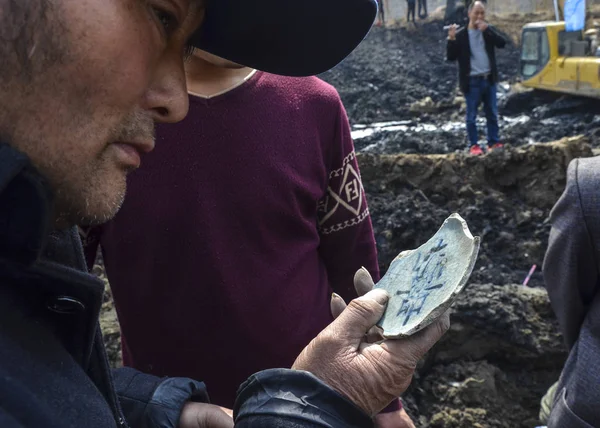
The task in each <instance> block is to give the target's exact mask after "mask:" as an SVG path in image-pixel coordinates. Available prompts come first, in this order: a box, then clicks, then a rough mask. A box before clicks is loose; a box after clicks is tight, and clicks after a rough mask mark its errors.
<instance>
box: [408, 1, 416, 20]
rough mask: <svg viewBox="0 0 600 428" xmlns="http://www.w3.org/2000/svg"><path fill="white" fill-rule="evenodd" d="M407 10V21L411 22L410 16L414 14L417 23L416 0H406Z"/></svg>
mask: <svg viewBox="0 0 600 428" xmlns="http://www.w3.org/2000/svg"><path fill="white" fill-rule="evenodd" d="M406 3H407V10H406V22H410V16H411V15H412V22H413V24H414V23H415V6H416V0H406Z"/></svg>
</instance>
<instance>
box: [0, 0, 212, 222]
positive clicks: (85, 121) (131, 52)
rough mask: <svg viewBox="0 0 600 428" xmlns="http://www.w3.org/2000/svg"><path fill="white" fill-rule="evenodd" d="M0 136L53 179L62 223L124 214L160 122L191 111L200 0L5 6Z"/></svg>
mask: <svg viewBox="0 0 600 428" xmlns="http://www.w3.org/2000/svg"><path fill="white" fill-rule="evenodd" d="M0 10H2V11H3V12H4V13H2V14H0V21H2V22H0V37H1V40H2V42H1V44H0V55H2V58H3V62H2V64H1V65H0V100H1V101H0V137H1V140H2V141H3V142H7V143H9V144H11V145H12V146H14V147H16V148H17V149H19V150H21V151H23V152H25V153H26V154H27V155H29V157H30V158H31V160H32V162H33V163H34V165H35V166H36V167H37V168H38V169H39V170H40V172H42V173H43V175H44V176H45V177H46V178H47V179H48V180H49V182H50V185H51V187H52V188H53V190H54V192H55V196H56V200H55V202H56V211H57V212H56V215H57V216H58V218H59V219H60V220H61V223H59V224H64V225H70V224H74V223H78V224H90V223H100V222H104V221H106V220H108V219H110V218H111V217H112V216H113V215H114V214H115V213H116V212H117V210H118V209H119V207H120V205H121V203H122V200H123V198H124V195H125V187H126V180H125V178H126V174H127V173H128V172H130V171H132V170H133V169H135V168H137V167H138V166H139V162H140V157H141V154H142V153H143V152H145V151H149V150H151V149H152V147H153V144H154V123H155V122H176V121H179V120H181V119H182V118H183V117H184V116H185V115H186V113H187V108H188V105H187V93H186V87H185V77H184V71H183V56H184V52H185V43H186V41H187V40H188V38H189V37H190V35H191V34H192V33H193V32H194V31H195V30H196V28H197V27H198V26H199V25H200V24H201V21H202V18H203V10H202V5H201V3H200V1H199V0H0Z"/></svg>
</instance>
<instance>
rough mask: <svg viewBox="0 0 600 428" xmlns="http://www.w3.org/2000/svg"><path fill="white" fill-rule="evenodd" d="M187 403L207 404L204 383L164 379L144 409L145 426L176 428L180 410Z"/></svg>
mask: <svg viewBox="0 0 600 428" xmlns="http://www.w3.org/2000/svg"><path fill="white" fill-rule="evenodd" d="M188 401H193V402H199V403H208V402H209V400H208V394H207V393H206V388H205V386H204V383H202V382H196V381H193V380H191V379H188V378H180V377H173V378H166V379H165V380H163V381H162V382H161V383H160V385H158V388H156V390H155V391H154V394H153V395H152V399H151V400H150V402H149V403H148V407H147V408H146V414H145V415H144V416H145V418H144V419H145V422H146V424H147V426H148V427H169V428H176V427H177V426H178V425H179V417H180V416H181V410H182V409H183V406H184V404H185V403H187V402H188Z"/></svg>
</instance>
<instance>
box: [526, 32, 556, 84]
mask: <svg viewBox="0 0 600 428" xmlns="http://www.w3.org/2000/svg"><path fill="white" fill-rule="evenodd" d="M546 24H547V23H545V22H540V23H535V24H530V25H527V26H526V27H525V28H524V29H523V34H522V36H521V77H522V78H523V80H529V79H531V78H533V77H534V76H535V75H537V74H538V73H540V72H541V71H542V70H543V69H544V68H545V67H546V66H547V65H548V61H550V44H549V41H548V33H547V31H546Z"/></svg>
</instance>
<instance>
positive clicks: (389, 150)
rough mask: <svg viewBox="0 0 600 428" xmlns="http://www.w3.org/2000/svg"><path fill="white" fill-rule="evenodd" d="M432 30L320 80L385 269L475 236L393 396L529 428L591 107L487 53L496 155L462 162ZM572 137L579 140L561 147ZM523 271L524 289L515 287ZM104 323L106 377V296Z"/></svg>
mask: <svg viewBox="0 0 600 428" xmlns="http://www.w3.org/2000/svg"><path fill="white" fill-rule="evenodd" d="M530 18H531V17H523V16H521V17H519V16H516V15H515V16H511V17H507V18H504V19H503V20H499V23H500V24H504V27H503V26H502V25H500V24H499V25H498V27H499V28H500V30H503V31H505V32H506V33H507V34H508V35H509V36H510V38H511V39H512V40H516V41H518V30H519V28H520V27H521V25H522V23H524V22H525V21H526V20H528V19H530ZM519 19H521V20H522V21H523V22H522V23H521V22H519ZM491 21H492V22H494V20H493V18H492V19H491ZM441 26H442V24H441V22H436V21H433V22H426V23H423V24H421V25H419V26H418V27H416V28H414V27H409V28H395V29H389V28H388V29H382V28H375V29H374V30H373V32H372V33H371V34H370V35H369V36H368V38H367V39H366V40H365V42H364V43H363V44H362V45H361V46H360V47H359V48H358V49H357V50H356V52H355V53H353V54H352V55H351V56H350V57H349V58H348V59H347V60H346V61H344V62H343V63H342V64H340V65H339V66H338V67H336V68H335V69H334V70H332V71H330V72H328V73H325V74H324V75H323V76H322V77H323V78H324V79H325V80H327V81H328V82H330V83H332V84H333V85H335V86H336V88H337V89H338V91H339V92H340V95H341V97H342V99H343V101H344V104H345V106H346V109H347V111H348V115H349V118H350V121H351V123H352V125H353V129H354V134H353V135H354V137H355V139H356V141H355V143H356V148H357V150H358V151H359V156H358V158H359V163H360V165H361V171H362V177H363V182H364V186H365V190H366V192H367V195H368V198H369V204H370V208H371V212H372V217H373V223H374V227H375V234H376V239H377V245H378V249H379V252H380V262H381V267H382V269H383V271H385V269H386V268H387V266H388V264H389V262H390V261H391V260H392V259H393V257H394V256H395V255H396V254H398V252H400V251H402V250H406V249H411V248H415V247H417V246H419V245H420V244H422V243H423V242H425V241H426V240H427V239H428V238H429V237H430V236H431V235H432V234H433V233H435V231H436V230H437V228H438V227H439V226H440V224H441V223H442V222H443V220H444V219H445V218H446V217H447V216H448V215H449V214H451V213H452V212H459V213H460V214H461V215H462V216H463V217H464V218H465V219H466V220H467V221H468V223H469V226H470V228H471V231H472V232H473V233H474V234H476V235H479V236H481V237H482V244H481V251H480V256H479V259H478V262H477V265H476V266H475V270H474V273H473V275H472V278H471V281H470V283H469V285H468V288H467V290H466V292H465V293H463V294H462V295H461V296H460V298H459V301H458V302H457V303H456V304H455V305H454V309H453V315H452V323H453V324H452V328H451V331H450V332H449V333H448V334H447V335H446V337H445V338H444V339H443V340H442V342H441V343H440V344H439V345H438V346H437V347H436V348H435V349H434V350H433V351H432V352H431V353H430V355H429V356H428V358H427V359H426V360H425V361H424V362H423V364H422V365H421V366H420V367H419V370H418V373H417V375H416V377H415V380H414V382H413V383H412V385H411V387H410V389H409V391H407V393H406V394H405V395H404V400H405V403H406V405H407V408H408V410H409V412H410V414H411V415H412V416H413V417H414V419H415V421H416V423H417V426H418V427H421V428H424V427H436V428H437V427H448V428H455V427H456V428H458V427H460V428H462V427H482V428H483V427H507V428H508V427H510V428H514V427H523V428H525V427H534V426H536V425H538V421H537V415H538V410H539V399H540V397H541V396H542V395H543V394H544V392H545V390H546V389H547V388H548V387H549V386H550V385H551V384H552V383H553V382H554V381H555V380H556V379H557V378H558V376H559V373H560V370H561V367H562V364H563V361H564V359H565V356H566V354H565V351H564V348H563V345H562V339H561V337H560V334H559V333H558V327H557V325H556V321H555V319H554V316H553V314H552V311H551V308H550V305H549V302H548V297H547V295H546V293H545V291H544V289H543V288H542V285H543V279H542V274H541V264H542V261H543V255H544V251H545V248H546V245H547V240H548V234H549V230H550V225H549V223H548V215H549V213H550V210H551V208H552V206H553V204H554V202H555V201H556V200H557V199H558V198H559V196H560V194H561V192H562V190H563V188H564V185H565V172H566V167H567V165H568V163H569V161H570V160H571V159H573V158H574V157H578V156H591V155H592V149H593V148H596V147H598V146H600V103H598V102H595V101H590V100H585V99H575V98H569V97H561V96H553V95H547V94H546V95H543V94H537V93H531V92H522V88H520V87H519V85H518V76H517V71H518V63H519V61H518V49H517V47H516V46H515V45H509V46H507V48H506V49H505V50H502V51H499V53H498V63H499V68H500V78H501V81H502V83H501V84H500V85H499V96H500V107H501V109H500V112H501V115H502V121H501V125H502V129H501V132H502V139H503V141H504V142H505V143H507V147H506V148H505V149H504V150H502V151H497V152H493V153H491V154H489V155H487V156H485V157H481V158H473V157H470V156H468V155H467V154H466V153H465V146H466V141H465V135H464V134H465V132H464V125H463V124H462V122H463V117H464V100H463V99H462V97H461V95H460V93H459V92H458V91H457V89H456V65H454V64H448V63H446V62H445V61H444V50H445V35H444V33H443V31H442V29H441ZM390 121H391V122H394V123H392V124H389V123H386V122H390ZM382 123H383V124H382ZM374 124H375V125H374ZM575 135H580V137H575V138H563V137H571V136H575ZM482 139H484V136H483V134H482ZM559 139H563V140H562V141H561V142H557V143H552V144H549V143H548V142H550V141H555V140H559ZM534 264H535V265H537V267H538V269H537V270H536V273H535V274H534V275H533V277H532V279H531V281H530V286H529V287H524V286H522V285H520V284H521V283H522V281H523V279H524V278H525V276H526V275H527V272H528V271H529V269H530V268H531V267H532V266H533V265H534ZM96 269H97V273H98V274H100V275H101V274H102V272H101V267H97V268H96ZM102 324H103V330H104V334H105V338H106V342H107V345H108V347H109V354H110V358H111V361H112V362H113V364H115V365H118V364H119V362H120V350H119V329H118V323H117V319H116V316H115V315H114V310H113V305H112V301H111V300H110V296H107V299H106V302H105V305H104V308H103V317H102Z"/></svg>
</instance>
